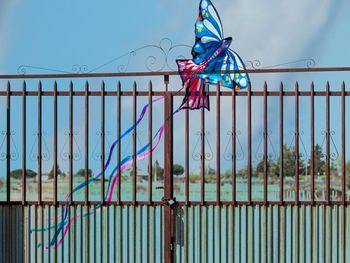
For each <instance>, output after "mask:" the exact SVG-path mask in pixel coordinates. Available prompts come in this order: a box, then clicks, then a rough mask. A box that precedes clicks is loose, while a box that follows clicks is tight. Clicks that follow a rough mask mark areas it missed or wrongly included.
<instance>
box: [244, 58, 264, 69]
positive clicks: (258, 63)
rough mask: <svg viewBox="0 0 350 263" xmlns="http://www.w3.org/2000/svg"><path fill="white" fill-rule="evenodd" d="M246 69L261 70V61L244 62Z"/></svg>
mask: <svg viewBox="0 0 350 263" xmlns="http://www.w3.org/2000/svg"><path fill="white" fill-rule="evenodd" d="M244 64H245V67H246V69H259V68H260V66H261V61H260V60H258V59H255V60H248V61H246V62H244Z"/></svg>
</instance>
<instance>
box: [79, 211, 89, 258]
mask: <svg viewBox="0 0 350 263" xmlns="http://www.w3.org/2000/svg"><path fill="white" fill-rule="evenodd" d="M83 214H84V206H83V205H81V206H80V261H83V259H84V253H83V251H84V232H85V231H86V230H84V225H83ZM86 241H87V240H86ZM86 241H85V242H86ZM87 261H88V260H87V259H85V262H87Z"/></svg>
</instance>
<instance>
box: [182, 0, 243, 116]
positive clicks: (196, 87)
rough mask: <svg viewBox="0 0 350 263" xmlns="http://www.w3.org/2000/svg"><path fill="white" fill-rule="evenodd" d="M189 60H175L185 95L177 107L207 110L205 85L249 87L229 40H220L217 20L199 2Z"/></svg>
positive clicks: (207, 6) (210, 8) (213, 11)
mask: <svg viewBox="0 0 350 263" xmlns="http://www.w3.org/2000/svg"><path fill="white" fill-rule="evenodd" d="M195 36H196V39H195V44H194V46H193V48H192V56H193V59H192V60H177V61H176V62H177V65H178V68H179V74H180V76H181V79H182V83H183V86H184V87H185V88H186V96H185V98H184V100H183V102H182V105H181V106H180V108H189V109H199V108H202V107H204V108H206V109H208V110H209V96H208V95H207V94H206V92H205V91H206V90H207V89H208V86H209V84H214V85H222V86H224V87H227V88H231V89H233V88H235V89H243V88H246V87H248V85H249V77H248V75H247V74H246V73H245V72H240V70H242V71H244V70H245V66H244V63H243V61H242V59H241V58H240V57H239V56H238V54H237V53H235V52H234V51H233V50H231V49H230V48H229V47H230V44H231V42H232V38H231V37H228V38H224V37H223V30H222V24H221V20H220V17H219V15H218V13H217V11H216V9H215V7H214V6H213V4H212V3H211V2H210V0H201V2H200V4H199V15H198V18H197V21H196V24H195Z"/></svg>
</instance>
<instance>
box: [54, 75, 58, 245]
mask: <svg viewBox="0 0 350 263" xmlns="http://www.w3.org/2000/svg"><path fill="white" fill-rule="evenodd" d="M57 128H58V127H57V82H56V81H55V82H54V84H53V180H54V182H53V196H54V197H53V198H54V206H55V208H56V207H57V205H58V202H57V169H58V167H57ZM55 250H57V249H55Z"/></svg>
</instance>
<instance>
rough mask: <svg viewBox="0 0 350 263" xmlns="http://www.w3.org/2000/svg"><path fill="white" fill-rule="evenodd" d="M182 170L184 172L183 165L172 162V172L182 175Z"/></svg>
mask: <svg viewBox="0 0 350 263" xmlns="http://www.w3.org/2000/svg"><path fill="white" fill-rule="evenodd" d="M184 172H185V169H184V167H183V166H182V165H180V164H174V167H173V173H174V174H175V175H176V176H179V175H182V174H183V173H184Z"/></svg>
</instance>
